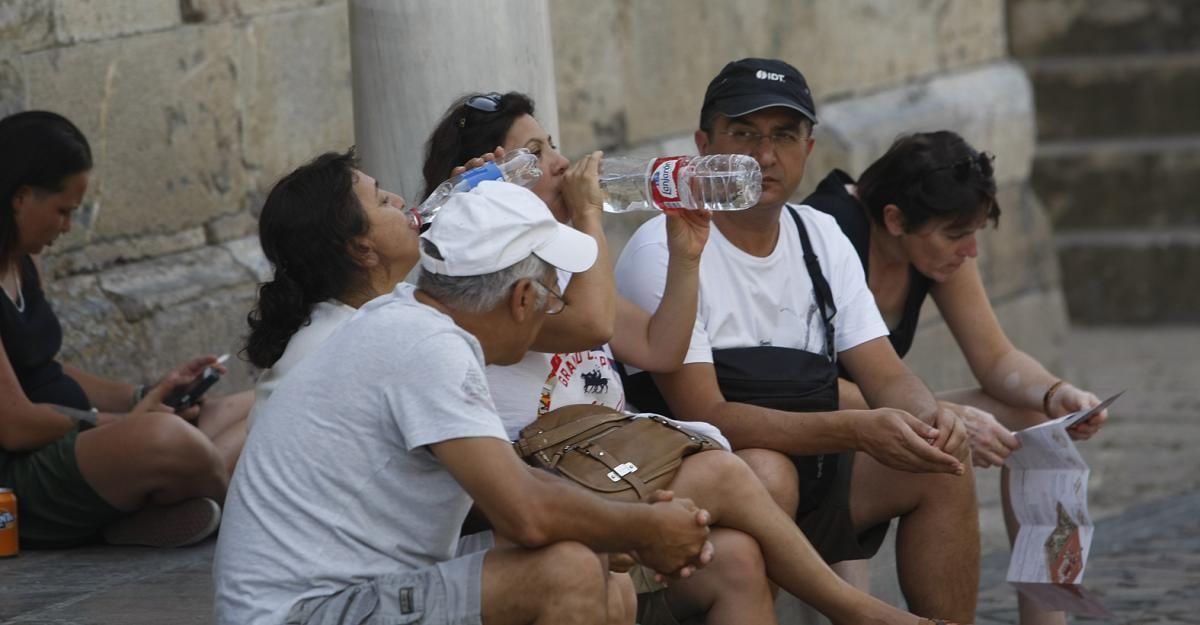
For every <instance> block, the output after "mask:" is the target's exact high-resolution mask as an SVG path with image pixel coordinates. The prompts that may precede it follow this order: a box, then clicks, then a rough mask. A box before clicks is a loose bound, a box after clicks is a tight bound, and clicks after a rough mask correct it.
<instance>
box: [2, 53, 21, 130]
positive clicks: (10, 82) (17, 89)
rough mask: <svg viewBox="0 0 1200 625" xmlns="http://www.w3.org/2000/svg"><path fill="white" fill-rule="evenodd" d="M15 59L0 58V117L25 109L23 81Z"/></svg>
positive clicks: (18, 61)
mask: <svg viewBox="0 0 1200 625" xmlns="http://www.w3.org/2000/svg"><path fill="white" fill-rule="evenodd" d="M19 63H20V60H19V59H18V58H16V57H4V56H0V117H6V116H8V115H12V114H13V113H17V112H20V111H22V110H24V109H25V80H24V79H23V78H22V77H21V71H20V69H19V67H20V65H19Z"/></svg>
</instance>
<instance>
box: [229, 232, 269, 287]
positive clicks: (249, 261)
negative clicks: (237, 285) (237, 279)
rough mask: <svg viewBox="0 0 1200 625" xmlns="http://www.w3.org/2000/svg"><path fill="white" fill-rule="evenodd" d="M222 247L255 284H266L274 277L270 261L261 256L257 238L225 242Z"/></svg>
mask: <svg viewBox="0 0 1200 625" xmlns="http://www.w3.org/2000/svg"><path fill="white" fill-rule="evenodd" d="M222 247H224V248H225V249H226V250H229V253H230V254H232V255H233V260H235V261H237V263H238V264H239V265H241V266H243V267H245V268H246V269H248V270H249V271H250V273H251V274H252V275H253V276H254V281H255V282H258V283H262V282H267V281H268V280H270V279H271V276H272V275H274V271H273V270H272V269H271V263H270V261H268V260H267V257H266V256H264V255H263V253H262V247H261V246H260V245H259V244H258V236H252V237H245V238H241V239H234V240H232V241H226V242H225V243H223V244H222Z"/></svg>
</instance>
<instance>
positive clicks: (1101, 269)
mask: <svg viewBox="0 0 1200 625" xmlns="http://www.w3.org/2000/svg"><path fill="white" fill-rule="evenodd" d="M1055 242H1056V243H1057V244H1058V257H1059V262H1060V263H1061V264H1062V272H1063V276H1064V279H1063V292H1064V294H1065V295H1066V298H1067V304H1068V306H1069V307H1070V310H1071V318H1072V319H1073V320H1074V321H1076V322H1078V323H1085V324H1104V323H1121V324H1124V323H1129V324H1147V323H1160V324H1161V323H1187V324H1195V323H1200V312H1198V311H1200V288H1197V287H1198V286H1200V283H1198V282H1197V276H1200V229H1197V228H1175V229H1172V230H1169V231H1141V232H1119V233H1118V232H1104V231H1091V232H1079V233H1071V234H1065V235H1060V236H1058V237H1056V241H1055Z"/></svg>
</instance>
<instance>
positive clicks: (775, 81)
mask: <svg viewBox="0 0 1200 625" xmlns="http://www.w3.org/2000/svg"><path fill="white" fill-rule="evenodd" d="M772 106H785V107H787V108H790V109H792V110H795V111H799V112H800V114H801V115H804V116H805V117H807V118H808V119H809V120H810V121H811V122H812V123H814V124H815V123H817V107H816V105H815V104H813V99H812V92H810V91H809V89H808V83H807V82H806V81H805V80H804V75H803V74H801V73H800V70H798V69H796V68H795V67H792V66H791V65H789V64H788V63H785V62H784V61H780V60H778V59H755V58H749V59H742V60H740V61H733V62H732V63H729V64H728V65H726V66H725V67H724V68H723V69H722V70H721V73H719V74H717V77H716V78H713V79H712V82H710V83H708V90H707V91H705V92H704V106H702V107H701V108H700V125H701V126H704V123H705V121H706V120H708V119H709V118H710V117H711V115H712V113H720V114H722V115H725V116H726V117H741V116H742V115H749V114H750V113H753V112H755V111H759V110H762V109H765V108H770V107H772Z"/></svg>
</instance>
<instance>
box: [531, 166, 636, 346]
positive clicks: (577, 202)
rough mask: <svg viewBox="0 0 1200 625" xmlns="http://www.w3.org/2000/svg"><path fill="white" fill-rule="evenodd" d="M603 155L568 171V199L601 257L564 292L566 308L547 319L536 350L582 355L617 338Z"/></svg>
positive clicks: (578, 227)
mask: <svg viewBox="0 0 1200 625" xmlns="http://www.w3.org/2000/svg"><path fill="white" fill-rule="evenodd" d="M601 155H602V153H601V152H593V153H592V154H590V155H588V156H585V157H583V158H581V159H579V160H578V161H576V162H575V164H573V165H571V168H570V169H569V170H568V171H567V173H566V176H565V180H564V182H563V199H564V201H565V202H566V204H567V208H568V209H570V211H571V223H572V225H573V226H574V227H575V229H576V230H579V231H580V232H583V233H584V234H588V235H591V237H592V238H593V239H596V245H597V247H598V248H599V254H598V255H597V256H596V262H595V264H593V265H592V268H591V269H588V270H587V271H585V272H583V273H577V274H574V275H573V276H571V282H570V284H568V285H567V289H566V291H565V292H564V293H563V301H565V302H566V303H567V306H566V308H564V309H563V311H562V312H561V313H559V314H557V315H554V316H552V317H547V318H546V322H545V323H544V324H543V325H542V329H541V331H540V332H538V336H537V339H536V340H535V341H534V342H533V347H532V349H533V350H534V351H539V352H547V353H565V352H578V351H583V350H586V349H593V348H596V347H599V346H601V345H603V344H605V343H607V342H609V340H611V339H612V336H613V324H614V322H615V319H616V315H617V288H616V286H615V284H614V282H613V273H612V262H611V260H610V259H609V256H608V239H606V238H605V236H604V225H603V223H602V221H601V215H602V211H601V208H600V207H601V205H602V203H603V198H602V196H601V194H600V183H599V173H598V172H599V166H600V157H601Z"/></svg>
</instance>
